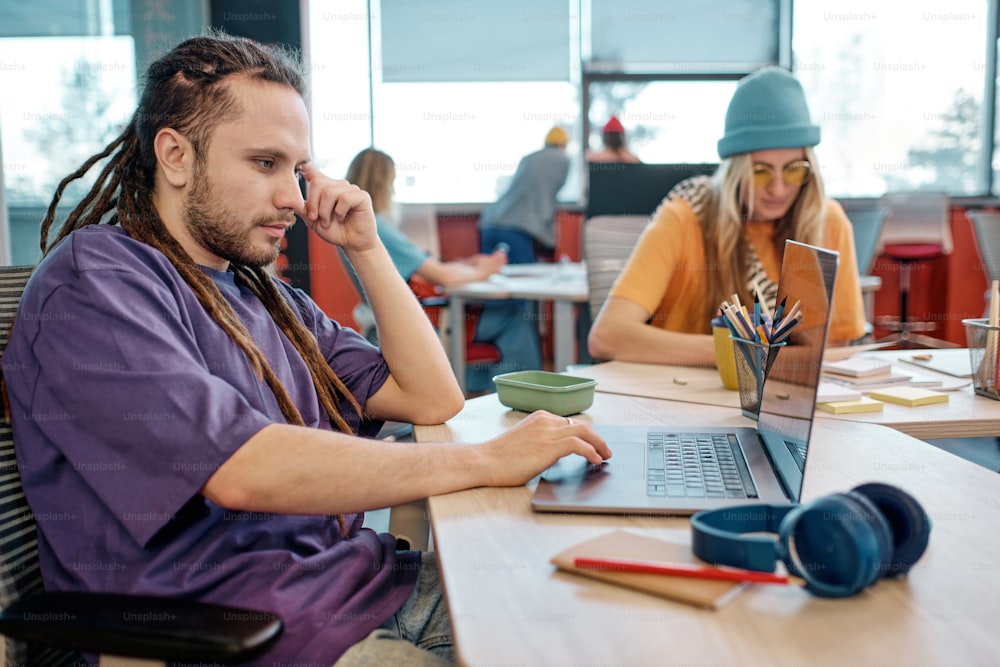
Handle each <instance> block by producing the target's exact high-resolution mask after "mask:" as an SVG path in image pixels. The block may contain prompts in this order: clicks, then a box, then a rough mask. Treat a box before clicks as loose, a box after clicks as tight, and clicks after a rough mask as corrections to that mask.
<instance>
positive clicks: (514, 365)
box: [465, 299, 542, 393]
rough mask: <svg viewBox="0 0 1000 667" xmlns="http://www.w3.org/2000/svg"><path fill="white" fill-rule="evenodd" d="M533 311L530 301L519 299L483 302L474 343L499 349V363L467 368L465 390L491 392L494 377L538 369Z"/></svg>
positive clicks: (539, 353) (539, 349) (538, 348)
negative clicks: (486, 344) (481, 343)
mask: <svg viewBox="0 0 1000 667" xmlns="http://www.w3.org/2000/svg"><path fill="white" fill-rule="evenodd" d="M536 308H537V304H536V303H535V302H534V301H523V300H521V299H505V300H503V301H487V302H485V303H484V304H483V309H482V311H481V312H480V314H479V321H478V322H476V336H475V340H477V341H482V342H488V343H492V344H493V345H496V347H497V349H498V350H500V362H499V363H496V364H488V365H485V366H476V367H474V368H473V367H469V368H467V369H466V372H465V388H466V390H467V391H469V392H476V393H479V392H483V391H490V390H492V389H493V376H494V375H499V374H501V373H513V372H514V371H526V370H540V369H541V368H542V344H541V341H540V340H539V335H538V322H537V321H536V319H537V316H536V315H535V313H536V312H537V311H536Z"/></svg>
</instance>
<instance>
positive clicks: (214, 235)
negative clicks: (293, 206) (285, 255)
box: [184, 170, 294, 268]
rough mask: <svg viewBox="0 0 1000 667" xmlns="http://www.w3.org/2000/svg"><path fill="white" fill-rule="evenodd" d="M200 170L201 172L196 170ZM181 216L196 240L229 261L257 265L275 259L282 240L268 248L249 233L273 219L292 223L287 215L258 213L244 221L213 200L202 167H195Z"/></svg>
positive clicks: (253, 266) (243, 264)
mask: <svg viewBox="0 0 1000 667" xmlns="http://www.w3.org/2000/svg"><path fill="white" fill-rule="evenodd" d="M197 172H201V173H197ZM184 218H185V223H186V224H187V228H188V232H189V233H190V234H191V238H192V239H193V240H194V242H195V243H197V244H199V245H200V246H202V247H203V248H206V249H207V250H209V251H211V252H212V254H214V255H215V256H217V257H221V258H222V259H225V260H227V261H229V262H233V263H235V264H239V265H242V266H248V267H251V268H260V267H263V266H267V265H268V264H270V263H272V262H273V261H274V260H276V259H277V258H278V253H279V251H280V247H281V240H280V239H275V241H274V245H273V246H271V247H269V248H264V247H262V246H261V247H259V246H257V245H255V244H254V243H253V241H252V240H251V238H250V234H251V232H253V230H255V229H257V228H258V227H260V226H263V225H269V224H274V223H275V222H293V221H294V218H292V217H290V216H281V215H274V216H258V217H257V218H254V219H253V220H251V221H250V222H249V223H247V224H241V223H240V222H239V220H240V216H239V215H237V214H236V213H233V212H232V211H231V210H229V209H228V208H227V207H226V206H225V205H224V204H215V203H213V194H212V186H211V183H209V182H208V178H207V177H206V176H205V175H204V172H203V171H202V170H196V173H195V178H194V185H193V186H192V188H191V191H190V193H189V194H188V196H187V201H185V202H184Z"/></svg>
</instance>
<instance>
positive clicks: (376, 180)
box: [341, 148, 542, 394]
mask: <svg viewBox="0 0 1000 667" xmlns="http://www.w3.org/2000/svg"><path fill="white" fill-rule="evenodd" d="M347 180H348V182H350V183H353V184H354V185H357V186H358V187H359V188H361V189H362V190H364V191H366V192H367V193H368V194H369V195H370V196H371V198H372V206H373V207H374V209H375V223H376V229H377V231H378V236H379V238H380V239H381V240H382V244H383V245H384V246H385V248H386V250H388V251H389V257H390V258H391V259H392V263H393V264H394V265H395V267H396V270H397V271H399V273H400V275H401V276H403V279H404V280H406V281H407V282H409V283H410V287H411V288H413V289H414V291H415V292H417V293H418V294H420V295H422V296H427V295H429V294H433V293H438V294H443V293H444V291H443V290H441V289H440V288H442V287H450V286H453V285H460V284H463V283H468V282H475V281H477V280H485V279H487V278H488V277H489V276H491V275H493V274H494V273H498V272H499V271H500V269H501V267H503V266H504V264H506V263H507V254H506V252H505V251H504V250H503V249H497V250H493V251H492V252H490V253H489V254H477V255H473V256H471V257H466V258H463V259H460V260H455V261H450V262H442V261H440V260H439V259H436V258H434V257H432V256H431V255H430V254H429V253H428V252H427V251H426V250H424V249H423V248H420V247H419V246H418V245H417V244H416V243H414V242H413V241H412V240H411V239H410V238H408V237H407V236H406V234H404V233H403V232H402V230H401V229H400V228H399V226H398V224H399V223H398V221H397V220H396V217H397V215H396V204H395V201H394V197H393V193H394V190H393V183H394V182H395V180H396V163H395V161H394V160H393V159H392V157H391V156H389V155H388V154H387V153H385V152H383V151H380V150H377V149H375V148H366V149H364V150H363V151H361V152H360V153H358V154H357V155H356V156H355V157H354V159H353V160H352V161H351V164H350V166H349V167H348V169H347ZM341 256H342V257H345V259H346V256H345V255H344V253H341ZM345 265H346V266H347V268H348V273H350V275H351V279H352V280H354V282H355V285H356V286H357V287H358V291H359V292H360V294H361V303H360V304H358V306H357V308H355V310H354V319H355V320H357V322H358V324H359V326H361V329H362V333H363V334H364V335H365V337H366V338H367V339H368V340H369V341H371V342H372V343H374V344H376V345H377V344H378V329H377V327H376V323H375V317H374V315H373V314H372V309H371V306H370V304H369V303H368V297H367V295H366V294H365V291H364V289H362V288H361V284H360V281H359V280H358V279H357V274H356V273H355V272H354V269H353V267H352V266H351V264H350V262H349V261H348V262H345ZM428 287H429V288H430V290H431V291H430V292H428V291H427V288H428ZM435 288H436V291H435ZM451 335H463V332H451ZM473 340H475V341H477V342H484V343H491V344H492V345H494V346H495V347H496V348H497V349H498V350H499V351H500V357H501V358H500V362H499V363H498V364H483V365H477V366H476V367H474V368H473V367H470V368H468V369H467V370H466V385H465V386H466V389H467V391H468V392H469V393H470V394H479V393H483V392H485V391H489V390H491V389H492V388H493V381H492V378H493V376H494V375H496V374H498V373H509V372H513V371H519V370H532V369H538V368H541V364H542V361H541V347H540V343H539V341H538V333H537V328H536V326H535V325H534V323H532V322H531V321H530V320H529V319H528V318H526V317H524V307H523V302H520V301H498V302H495V303H494V302H491V303H490V304H489V307H487V308H484V309H483V310H482V312H481V314H480V316H479V318H478V320H477V321H476V333H475V337H474V338H473Z"/></svg>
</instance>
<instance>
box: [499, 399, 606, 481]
mask: <svg viewBox="0 0 1000 667" xmlns="http://www.w3.org/2000/svg"><path fill="white" fill-rule="evenodd" d="M481 448H482V450H481V451H482V452H483V454H484V455H485V456H486V457H487V459H488V469H489V470H490V471H491V472H490V477H489V479H488V481H487V485H488V486H517V485H520V484H524V483H526V482H528V481H529V480H531V479H532V478H533V477H535V475H538V474H539V473H541V472H543V471H544V470H545V469H546V468H548V467H549V466H551V465H552V464H554V463H555V462H556V461H558V460H559V459H560V458H562V457H563V456H566V455H568V454H577V455H579V456H582V457H584V458H586V459H587V460H588V461H590V463H592V464H594V465H600V463H601V461H603V460H605V459H609V458H611V450H610V449H609V448H608V443H607V442H605V441H604V439H603V438H602V437H601V436H599V435H598V434H597V432H596V431H594V429H593V428H592V427H591V426H590V424H587V423H586V422H583V421H579V420H576V419H573V418H571V417H560V416H558V415H554V414H552V413H550V412H545V411H544V410H539V411H538V412H534V413H532V414H530V415H528V416H527V417H526V418H524V419H523V420H521V421H520V422H518V423H517V424H516V425H515V426H514V427H513V428H511V429H510V430H509V431H507V432H506V433H504V434H503V435H501V436H499V437H496V438H494V439H492V440H487V441H486V442H484V443H483V444H482V445H481Z"/></svg>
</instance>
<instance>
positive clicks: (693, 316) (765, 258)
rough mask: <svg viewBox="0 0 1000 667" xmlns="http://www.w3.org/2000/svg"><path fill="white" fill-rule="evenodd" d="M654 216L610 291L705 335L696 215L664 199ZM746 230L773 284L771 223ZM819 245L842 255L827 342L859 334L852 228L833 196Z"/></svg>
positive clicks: (674, 327)
mask: <svg viewBox="0 0 1000 667" xmlns="http://www.w3.org/2000/svg"><path fill="white" fill-rule="evenodd" d="M654 215H655V218H654V219H653V220H652V222H650V224H649V225H648V226H647V227H646V229H645V231H644V232H643V233H642V236H641V237H640V238H639V242H638V243H637V244H636V247H635V249H634V250H633V251H632V256H631V257H630V258H629V261H628V264H627V265H626V266H625V269H624V270H623V271H622V273H621V275H619V276H618V279H617V280H616V281H615V284H614V286H613V287H612V288H611V294H610V295H611V296H616V297H621V298H623V299H628V300H629V301H632V302H634V303H637V304H639V305H640V306H642V307H643V308H644V309H645V310H646V311H647V312H649V313H650V315H651V321H650V324H652V325H653V326H656V327H660V328H661V329H666V330H668V331H679V332H684V333H706V334H707V333H709V332H710V330H711V328H710V323H709V322H706V321H704V317H705V316H704V303H703V302H701V301H699V296H700V295H704V294H705V293H706V291H707V289H708V281H707V280H706V276H705V271H706V266H705V250H704V244H703V240H702V236H701V228H700V227H699V225H698V219H697V217H696V216H695V214H694V211H693V210H691V206H690V204H689V203H688V202H687V200H685V199H681V198H675V199H673V200H671V201H669V202H665V203H664V204H663V205H661V206H660V208H659V209H658V210H657V212H656V213H655V214H654ZM745 231H746V234H747V238H748V239H749V240H750V243H751V244H752V245H753V247H754V249H755V250H756V251H757V255H758V257H760V261H761V264H762V265H763V267H764V271H765V272H766V273H767V276H768V278H770V279H771V280H773V281H775V282H777V281H778V278H779V276H780V273H781V259H780V257H779V255H778V253H777V251H776V249H775V247H774V244H773V243H772V241H771V239H772V237H773V235H774V223H770V222H764V223H758V222H754V223H748V224H747V225H746V227H745ZM820 245H821V246H823V247H824V248H828V249H830V250H836V251H838V252H839V253H840V263H839V266H838V270H837V280H836V283H835V284H834V294H833V312H832V313H831V320H830V332H829V336H828V337H829V340H831V341H835V342H844V341H848V340H853V339H855V338H860V337H861V336H863V335H864V333H865V315H864V304H863V302H862V299H861V287H860V284H859V282H858V266H857V259H856V257H855V254H854V234H853V229H852V228H851V223H850V221H849V220H848V219H847V215H846V214H845V213H844V210H843V209H842V208H841V207H840V204H838V203H837V202H835V201H834V200H832V199H830V200H827V210H826V222H825V224H824V228H823V242H822V243H821V244H820ZM804 324H805V325H806V326H808V325H809V323H808V322H805V323H804Z"/></svg>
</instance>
